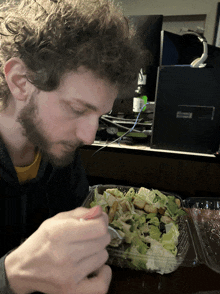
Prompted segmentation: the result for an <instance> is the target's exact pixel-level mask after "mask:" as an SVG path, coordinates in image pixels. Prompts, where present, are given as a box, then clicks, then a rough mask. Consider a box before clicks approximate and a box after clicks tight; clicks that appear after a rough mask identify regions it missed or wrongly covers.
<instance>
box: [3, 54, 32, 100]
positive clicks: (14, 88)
mask: <svg viewBox="0 0 220 294" xmlns="http://www.w3.org/2000/svg"><path fill="white" fill-rule="evenodd" d="M4 73H5V79H6V82H7V84H8V87H9V89H10V91H11V94H12V96H13V97H14V98H15V99H17V100H20V101H25V100H26V99H27V97H28V89H29V84H30V83H29V82H28V80H27V77H26V73H27V68H26V66H25V64H24V63H23V61H22V60H21V59H19V58H17V57H13V58H11V59H9V60H8V61H7V62H6V64H5V67H4Z"/></svg>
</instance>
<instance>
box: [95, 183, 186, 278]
mask: <svg viewBox="0 0 220 294" xmlns="http://www.w3.org/2000/svg"><path fill="white" fill-rule="evenodd" d="M96 205H100V206H101V207H102V209H103V211H105V212H106V213H107V214H108V216H109V225H110V226H112V227H113V228H114V229H116V230H117V231H118V233H119V234H120V235H121V236H122V237H123V238H124V244H123V246H124V247H123V248H124V251H123V255H124V258H128V259H129V260H130V262H129V263H130V264H129V265H130V266H131V267H132V268H135V269H138V270H146V269H147V270H153V271H156V272H158V273H161V274H163V273H166V272H170V271H172V269H174V268H175V267H176V265H177V263H178V262H177V259H176V255H177V245H178V237H179V234H180V233H179V229H178V220H179V218H180V217H181V216H183V215H186V212H185V211H184V210H183V208H182V207H181V202H180V199H179V198H176V197H175V196H172V195H170V196H166V195H164V194H163V193H161V192H160V191H158V190H149V189H147V188H144V187H141V188H140V189H138V190H135V189H134V188H130V189H129V190H128V191H127V192H125V193H123V192H122V191H120V190H119V189H117V188H113V189H106V190H105V191H104V193H103V194H99V193H98V189H97V188H96V189H95V191H94V200H93V201H92V202H91V203H90V206H91V207H93V206H96ZM110 245H111V246H114V247H116V246H118V245H117V244H112V243H111V244H110ZM120 246H121V245H120Z"/></svg>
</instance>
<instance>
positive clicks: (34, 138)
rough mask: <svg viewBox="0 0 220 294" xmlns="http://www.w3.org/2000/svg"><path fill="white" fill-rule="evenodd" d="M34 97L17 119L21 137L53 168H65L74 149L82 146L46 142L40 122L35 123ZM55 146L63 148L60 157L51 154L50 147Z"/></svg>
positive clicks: (65, 142)
mask: <svg viewBox="0 0 220 294" xmlns="http://www.w3.org/2000/svg"><path fill="white" fill-rule="evenodd" d="M35 97H36V95H35V94H33V95H32V97H31V99H30V102H29V104H28V105H26V106H25V107H24V108H23V109H22V110H21V112H20V114H19V116H18V119H17V121H18V122H19V123H20V124H21V126H22V127H23V136H25V137H26V138H27V139H28V141H29V142H30V143H32V144H33V145H34V146H35V147H36V148H38V149H39V151H40V153H41V155H42V157H43V158H44V159H45V160H47V161H49V162H50V163H51V164H52V165H53V166H54V167H65V166H67V165H69V164H70V163H71V162H72V161H73V160H74V157H75V151H76V149H77V148H78V147H80V146H83V144H82V143H80V142H76V143H74V144H73V142H71V141H65V140H61V141H58V142H57V143H51V142H50V141H49V140H48V135H47V134H46V133H45V131H44V129H43V123H42V121H40V120H38V121H37V115H38V108H37V105H36V103H35ZM57 144H59V145H62V146H63V147H64V150H63V152H62V155H60V156H58V155H56V154H54V153H52V152H51V149H52V147H53V146H54V145H57Z"/></svg>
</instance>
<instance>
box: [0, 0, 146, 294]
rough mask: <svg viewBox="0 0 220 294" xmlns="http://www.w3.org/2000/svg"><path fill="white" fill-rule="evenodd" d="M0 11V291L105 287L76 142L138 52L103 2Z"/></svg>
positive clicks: (101, 223) (88, 137)
mask: <svg viewBox="0 0 220 294" xmlns="http://www.w3.org/2000/svg"><path fill="white" fill-rule="evenodd" d="M0 17H1V27H0V36H1V48H0V64H1V68H0V73H1V74H0V79H1V87H0V98H1V112H0V138H1V141H0V243H1V245H0V246H1V256H2V258H1V259H0V293H17V294H26V293H34V292H41V293H47V294H57V293H59V294H60V293H62V294H65V293H71V294H73V293H83V294H86V293H90V294H92V293H106V292H107V291H108V287H109V283H110V280H111V269H110V267H108V266H107V265H105V263H106V261H107V258H108V254H107V251H106V249H105V248H106V246H107V245H108V244H109V242H110V236H109V234H108V231H107V225H108V217H107V215H106V214H105V213H104V212H102V210H101V208H100V207H95V208H93V209H86V208H82V207H80V206H81V205H82V203H83V200H84V199H85V197H86V196H87V194H88V183H87V180H86V176H85V172H84V170H83V168H82V166H81V163H80V158H79V154H78V151H77V148H78V147H80V146H82V145H85V144H86V145H88V144H92V143H93V141H94V139H95V135H96V131H97V128H98V122H99V118H100V116H101V115H103V114H105V113H108V112H109V111H110V110H111V109H112V106H113V103H114V100H115V98H116V97H117V95H118V94H119V93H122V92H123V90H124V89H128V88H129V87H131V86H132V85H133V84H134V82H135V81H136V78H137V75H138V72H139V70H140V59H141V53H140V52H141V51H140V50H139V47H138V46H137V44H136V42H135V41H134V40H135V39H134V33H133V32H132V30H129V28H128V23H127V21H126V19H125V18H124V17H123V14H122V13H121V11H120V9H119V7H117V6H114V4H113V3H112V2H111V1H108V0H99V1H98V0H97V1H92V0H60V1H59V0H58V1H55V0H54V1H52V0H51V1H50V0H36V1H35V0H21V1H20V3H19V4H18V3H17V4H16V2H15V3H12V2H10V1H9V2H7V4H3V5H2V6H1V8H0ZM77 207H79V208H77ZM82 219H88V220H85V221H81V220H82Z"/></svg>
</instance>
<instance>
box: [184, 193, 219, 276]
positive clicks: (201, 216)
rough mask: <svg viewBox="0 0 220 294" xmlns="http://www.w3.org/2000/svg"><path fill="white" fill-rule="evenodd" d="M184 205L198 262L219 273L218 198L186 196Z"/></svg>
mask: <svg viewBox="0 0 220 294" xmlns="http://www.w3.org/2000/svg"><path fill="white" fill-rule="evenodd" d="M185 207H186V208H187V211H188V213H189V217H190V219H189V221H188V225H189V230H190V232H191V236H192V240H193V245H194V249H195V252H196V254H197V258H198V262H199V263H204V264H206V265H207V266H208V267H209V268H211V269H212V270H214V271H215V272H217V273H220V198H217V197H216V198H211V197H207V198H205V197H201V198H198V197H192V198H188V199H186V200H185Z"/></svg>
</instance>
